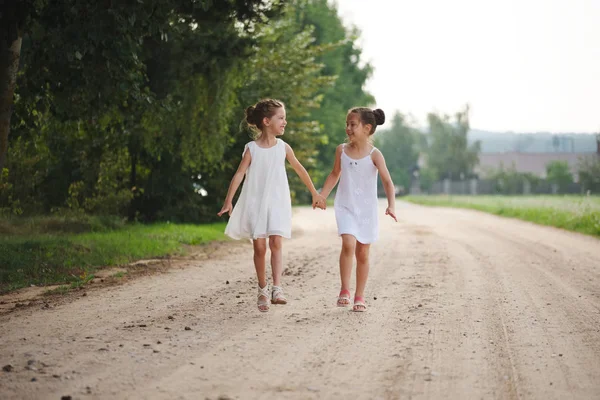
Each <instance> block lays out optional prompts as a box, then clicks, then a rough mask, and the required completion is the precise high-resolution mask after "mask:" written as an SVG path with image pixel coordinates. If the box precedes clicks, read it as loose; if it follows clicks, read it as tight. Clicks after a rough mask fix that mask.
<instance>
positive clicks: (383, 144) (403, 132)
mask: <svg viewBox="0 0 600 400" xmlns="http://www.w3.org/2000/svg"><path fill="white" fill-rule="evenodd" d="M388 123H389V124H391V126H390V127H389V128H388V129H385V130H382V131H381V132H379V131H377V133H376V139H375V145H376V146H377V148H378V149H379V150H381V153H382V154H383V156H384V157H385V162H386V164H387V167H388V170H389V171H390V175H391V176H392V180H393V181H394V184H395V185H396V186H402V187H404V189H405V190H408V189H409V188H410V187H411V182H412V179H413V172H416V171H417V170H418V167H417V160H418V158H419V153H418V148H417V143H418V138H419V135H420V132H419V131H417V130H416V129H415V128H413V127H411V126H410V125H409V124H408V123H407V121H406V117H405V116H404V115H402V114H400V113H396V114H394V116H393V117H392V118H391V121H389V122H388Z"/></svg>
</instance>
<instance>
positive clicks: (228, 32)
mask: <svg viewBox="0 0 600 400" xmlns="http://www.w3.org/2000/svg"><path fill="white" fill-rule="evenodd" d="M1 7H2V8H3V9H2V10H0V11H2V12H0V15H2V17H1V18H2V20H1V21H0V22H1V23H0V26H1V28H0V31H1V34H2V36H1V38H0V40H1V44H0V51H1V57H2V61H3V62H2V65H1V66H0V92H2V93H0V98H1V99H2V100H0V101H2V104H0V106H2V107H6V108H7V109H9V108H10V104H8V103H9V102H12V100H13V99H14V103H13V104H12V113H7V114H8V117H9V119H7V118H5V117H6V115H4V114H3V116H2V118H1V119H0V164H1V165H0V170H1V171H2V175H1V177H0V213H2V214H4V215H7V214H11V215H39V214H48V213H63V212H69V213H73V212H76V213H88V214H98V215H121V216H124V217H128V218H129V219H131V220H139V221H155V220H171V221H188V222H204V221H210V220H212V219H214V215H215V212H216V210H217V209H218V207H219V206H220V205H221V204H220V203H221V202H222V199H223V198H224V195H225V193H226V190H227V185H228V182H229V180H230V178H231V176H232V174H233V172H234V171H235V169H236V167H237V164H238V162H239V160H240V157H241V152H242V149H243V146H244V144H245V143H246V142H247V141H249V140H251V139H250V137H249V132H248V131H247V129H246V128H245V127H244V126H243V124H241V122H242V120H243V110H244V108H245V107H246V106H248V105H250V104H252V103H254V102H256V101H257V100H259V99H261V98H263V97H274V98H278V99H281V100H283V101H284V102H285V103H286V105H287V109H288V119H289V121H288V123H289V124H288V127H289V129H288V130H287V132H286V136H285V138H284V139H285V140H286V141H288V142H289V143H290V144H291V145H292V146H293V148H294V149H295V151H296V153H297V156H298V158H299V159H300V160H302V161H303V163H304V164H305V166H306V167H307V168H308V169H309V171H310V172H311V175H312V176H313V178H314V179H315V180H316V181H317V182H318V181H320V180H322V179H323V177H324V176H325V175H326V174H327V173H328V169H329V168H331V165H332V164H333V155H334V150H333V149H334V146H335V145H336V144H338V143H340V142H341V141H343V139H344V137H345V133H344V121H345V115H346V111H347V110H348V109H349V108H350V107H352V106H354V105H357V104H360V105H364V104H372V103H373V102H374V99H373V97H372V96H371V95H370V94H368V93H366V92H365V91H364V90H363V87H364V84H365V81H366V80H367V78H368V77H369V75H370V74H371V67H370V65H368V64H367V65H362V64H359V60H360V54H361V50H360V48H358V47H357V46H356V43H355V42H356V39H357V37H358V32H356V31H355V30H352V29H347V28H345V27H344V25H343V24H342V21H341V20H340V18H339V17H338V15H337V10H336V8H335V5H332V4H330V2H328V1H327V0H294V1H285V2H283V1H281V2H278V1H272V0H223V1H217V2H215V1H210V0H197V1H183V0H130V1H111V0H105V1H91V0H83V1H82V0H65V1H61V2H52V3H51V2H48V1H43V0H42V1H33V0H31V1H21V2H8V3H3V4H2V6H1ZM18 56H20V60H19V59H18V58H17V59H16V63H15V62H13V63H12V64H11V62H12V61H14V60H15V57H18ZM15 66H16V67H18V68H15ZM13 83H14V85H13ZM13 89H14V96H8V95H7V94H10V93H11V90H13ZM7 99H8V100H7ZM9 100H10V101H9ZM7 106H8V107H7ZM8 121H10V123H8ZM292 176H293V175H292V174H290V177H292ZM291 186H292V194H293V196H294V198H295V199H296V200H299V201H306V200H307V199H306V198H305V197H306V193H305V189H304V188H303V185H302V184H301V183H300V182H299V181H297V180H296V179H292V180H291ZM303 196H304V198H303Z"/></svg>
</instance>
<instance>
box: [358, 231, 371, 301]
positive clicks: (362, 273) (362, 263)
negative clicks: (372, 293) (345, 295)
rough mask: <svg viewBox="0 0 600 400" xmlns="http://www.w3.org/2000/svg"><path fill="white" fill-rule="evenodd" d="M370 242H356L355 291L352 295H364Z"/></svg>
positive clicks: (367, 275)
mask: <svg viewBox="0 0 600 400" xmlns="http://www.w3.org/2000/svg"><path fill="white" fill-rule="evenodd" d="M370 248H371V245H370V244H363V243H360V242H357V243H356V293H355V294H354V297H363V298H364V295H365V286H367V278H368V277H369V249H370Z"/></svg>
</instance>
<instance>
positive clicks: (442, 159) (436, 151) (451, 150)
mask: <svg viewBox="0 0 600 400" xmlns="http://www.w3.org/2000/svg"><path fill="white" fill-rule="evenodd" d="M427 120H428V123H429V132H428V137H427V139H428V150H427V166H428V167H429V168H432V169H433V170H434V171H435V172H436V174H437V176H438V177H439V178H448V179H451V180H459V179H465V178H468V177H471V176H473V174H474V173H473V169H474V168H475V166H476V165H477V164H478V162H479V152H480V149H481V143H480V142H479V141H476V142H475V143H473V144H471V145H469V141H468V133H469V129H470V126H469V108H468V107H466V108H465V110H463V111H460V112H457V113H456V114H455V116H454V120H451V119H450V117H448V116H440V115H437V114H435V113H430V114H429V115H428V116H427Z"/></svg>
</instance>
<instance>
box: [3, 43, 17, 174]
mask: <svg viewBox="0 0 600 400" xmlns="http://www.w3.org/2000/svg"><path fill="white" fill-rule="evenodd" d="M21 42H22V37H21V36H20V35H19V36H18V37H17V38H16V39H14V40H12V42H10V43H9V41H7V40H6V38H0V176H1V171H2V169H3V168H4V164H5V162H6V152H7V151H8V134H9V133H10V117H11V115H12V105H13V96H14V93H15V86H16V85H17V72H18V71H19V59H20V57H21Z"/></svg>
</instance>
